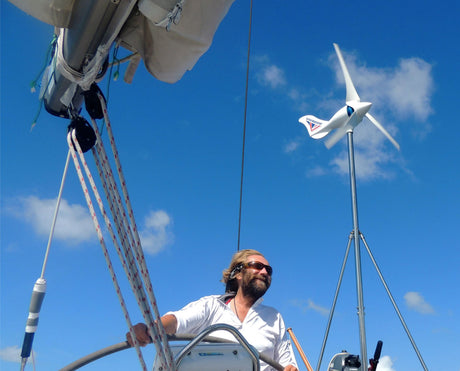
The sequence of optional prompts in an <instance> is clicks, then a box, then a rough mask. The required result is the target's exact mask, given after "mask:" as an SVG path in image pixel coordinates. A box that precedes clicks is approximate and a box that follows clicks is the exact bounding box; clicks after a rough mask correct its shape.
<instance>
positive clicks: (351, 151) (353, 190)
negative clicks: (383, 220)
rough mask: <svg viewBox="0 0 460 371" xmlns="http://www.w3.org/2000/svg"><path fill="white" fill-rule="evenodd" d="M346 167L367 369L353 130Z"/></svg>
mask: <svg viewBox="0 0 460 371" xmlns="http://www.w3.org/2000/svg"><path fill="white" fill-rule="evenodd" d="M347 138H348V167H349V173H350V187H351V204H352V210H353V239H354V243H355V244H354V245H355V274H356V291H357V296H358V321H359V342H360V347H361V363H362V364H361V370H362V371H364V370H367V361H368V360H367V347H366V328H365V324H364V299H363V279H362V273H361V251H360V245H359V241H360V237H359V235H360V233H359V225H358V201H357V196H356V176H355V157H354V148H353V130H349V131H348V132H347Z"/></svg>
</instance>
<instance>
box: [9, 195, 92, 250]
mask: <svg viewBox="0 0 460 371" xmlns="http://www.w3.org/2000/svg"><path fill="white" fill-rule="evenodd" d="M55 207H56V199H40V198H38V197H36V196H28V197H23V198H20V199H19V202H18V203H17V204H15V205H14V206H12V207H10V211H12V213H13V215H15V216H16V217H18V218H21V219H23V220H24V221H26V222H27V223H29V224H30V225H31V226H32V228H33V229H34V231H35V232H36V233H37V234H38V235H40V236H44V237H48V236H49V233H50V230H51V224H52V220H53V215H54V210H55ZM94 237H95V230H94V225H93V222H92V220H91V217H90V215H89V212H88V210H87V209H86V208H84V207H83V206H81V205H79V204H73V205H71V204H69V203H68V202H67V200H65V199H62V200H61V203H60V206H59V212H58V216H57V219H56V226H55V229H54V235H53V238H55V239H58V240H62V241H65V242H66V243H68V244H72V245H76V244H79V243H82V242H85V241H88V240H91V239H92V238H94Z"/></svg>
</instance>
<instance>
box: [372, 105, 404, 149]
mask: <svg viewBox="0 0 460 371" xmlns="http://www.w3.org/2000/svg"><path fill="white" fill-rule="evenodd" d="M366 117H367V118H368V119H369V120H370V121H371V122H372V123H373V124H374V125H375V126H377V129H379V130H380V131H381V132H382V133H383V134H384V135H385V136H386V137H387V138H388V139H389V140H390V142H391V143H393V145H394V146H395V147H396V148H397V149H398V151H399V144H398V142H397V141H396V140H394V139H393V137H392V136H391V135H390V133H388V131H386V130H385V128H384V127H383V126H382V125H381V124H380V123H379V122H378V121H377V120H376V119H375V118H374V116H372V115H371V114H370V113H366Z"/></svg>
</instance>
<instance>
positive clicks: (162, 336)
mask: <svg viewBox="0 0 460 371" xmlns="http://www.w3.org/2000/svg"><path fill="white" fill-rule="evenodd" d="M98 96H99V100H100V102H101V105H102V109H103V113H104V120H105V123H106V127H107V134H108V136H109V140H110V144H111V147H112V152H113V157H114V160H115V164H116V167H117V173H118V177H119V179H120V184H121V188H122V191H123V195H124V200H125V203H126V207H127V209H128V217H129V220H130V222H131V230H132V233H133V236H134V240H135V244H134V245H133V249H134V252H135V255H136V259H137V262H138V264H139V267H140V269H141V274H142V278H143V280H144V284H145V286H146V288H147V292H148V296H149V299H150V303H151V306H152V310H153V312H154V315H155V318H157V319H159V318H160V314H159V311H158V306H157V301H156V298H155V294H154V292H153V286H152V283H151V280H150V275H149V271H148V268H147V264H146V262H145V256H144V252H143V250H142V246H141V241H140V237H139V232H138V229H137V226H136V221H135V219H134V212H133V209H132V206H131V201H130V198H129V195H128V190H127V186H126V180H125V177H124V175H123V171H122V167H121V163H120V159H119V154H118V150H117V148H116V145H115V138H114V136H113V132H112V126H111V123H110V119H109V116H108V112H107V107H106V104H105V101H104V98H103V97H102V95H100V94H98ZM158 322H159V324H158V326H157V327H158V332H159V338H157V336H158V334H157V333H156V332H155V327H156V326H154V325H152V326H149V324H147V326H148V327H149V331H150V336H151V337H152V339H153V341H154V342H156V341H160V340H161V342H162V343H163V344H164V352H165V355H166V362H167V365H168V368H167V369H168V370H175V363H174V360H173V355H172V352H171V349H170V347H169V343H168V339H167V335H166V332H165V330H164V328H163V326H162V325H161V321H158Z"/></svg>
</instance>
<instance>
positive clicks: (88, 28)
mask: <svg viewBox="0 0 460 371" xmlns="http://www.w3.org/2000/svg"><path fill="white" fill-rule="evenodd" d="M233 1H234V0H189V1H187V0H118V1H114V0H10V2H11V3H13V4H14V5H16V6H17V7H18V8H20V9H22V10H23V11H25V12H26V13H28V14H30V15H31V16H33V17H35V18H37V19H39V20H41V21H43V22H46V23H48V24H51V25H53V26H55V27H56V34H57V44H56V50H55V53H54V57H53V63H50V66H49V68H48V70H47V73H46V74H45V77H44V84H42V85H44V86H45V89H43V92H42V94H43V99H44V103H45V108H46V109H47V111H48V112H50V113H52V114H54V115H56V116H61V117H69V110H71V111H72V110H73V111H75V110H76V111H78V109H79V107H80V106H81V104H82V101H83V92H84V91H87V90H89V88H90V86H91V85H92V84H93V83H94V82H97V81H98V80H99V79H101V78H102V77H103V75H104V73H105V69H106V67H107V60H108V54H109V50H110V48H111V47H112V45H113V44H114V43H117V44H118V45H120V46H122V47H124V48H126V49H128V50H130V51H132V52H135V53H137V58H134V59H133V61H132V63H131V66H130V67H129V68H128V70H129V71H130V73H131V75H132V74H133V70H135V67H136V64H137V63H138V62H139V57H140V58H142V59H143V60H144V64H145V66H146V68H147V70H148V71H149V72H150V73H151V74H152V75H153V76H154V77H155V78H157V79H159V80H161V81H164V82H168V83H175V82H177V81H178V80H180V79H181V78H182V76H183V75H184V73H185V72H186V71H188V70H191V69H192V68H193V66H194V65H195V64H196V62H197V61H198V60H199V58H200V57H201V56H202V55H203V54H204V53H205V52H206V51H207V50H208V49H209V47H210V45H211V43H212V39H213V37H214V34H215V32H216V30H217V28H218V26H219V24H220V22H221V21H222V19H223V18H224V17H225V15H226V14H227V12H228V10H229V8H230V6H231V4H232V3H233Z"/></svg>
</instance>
